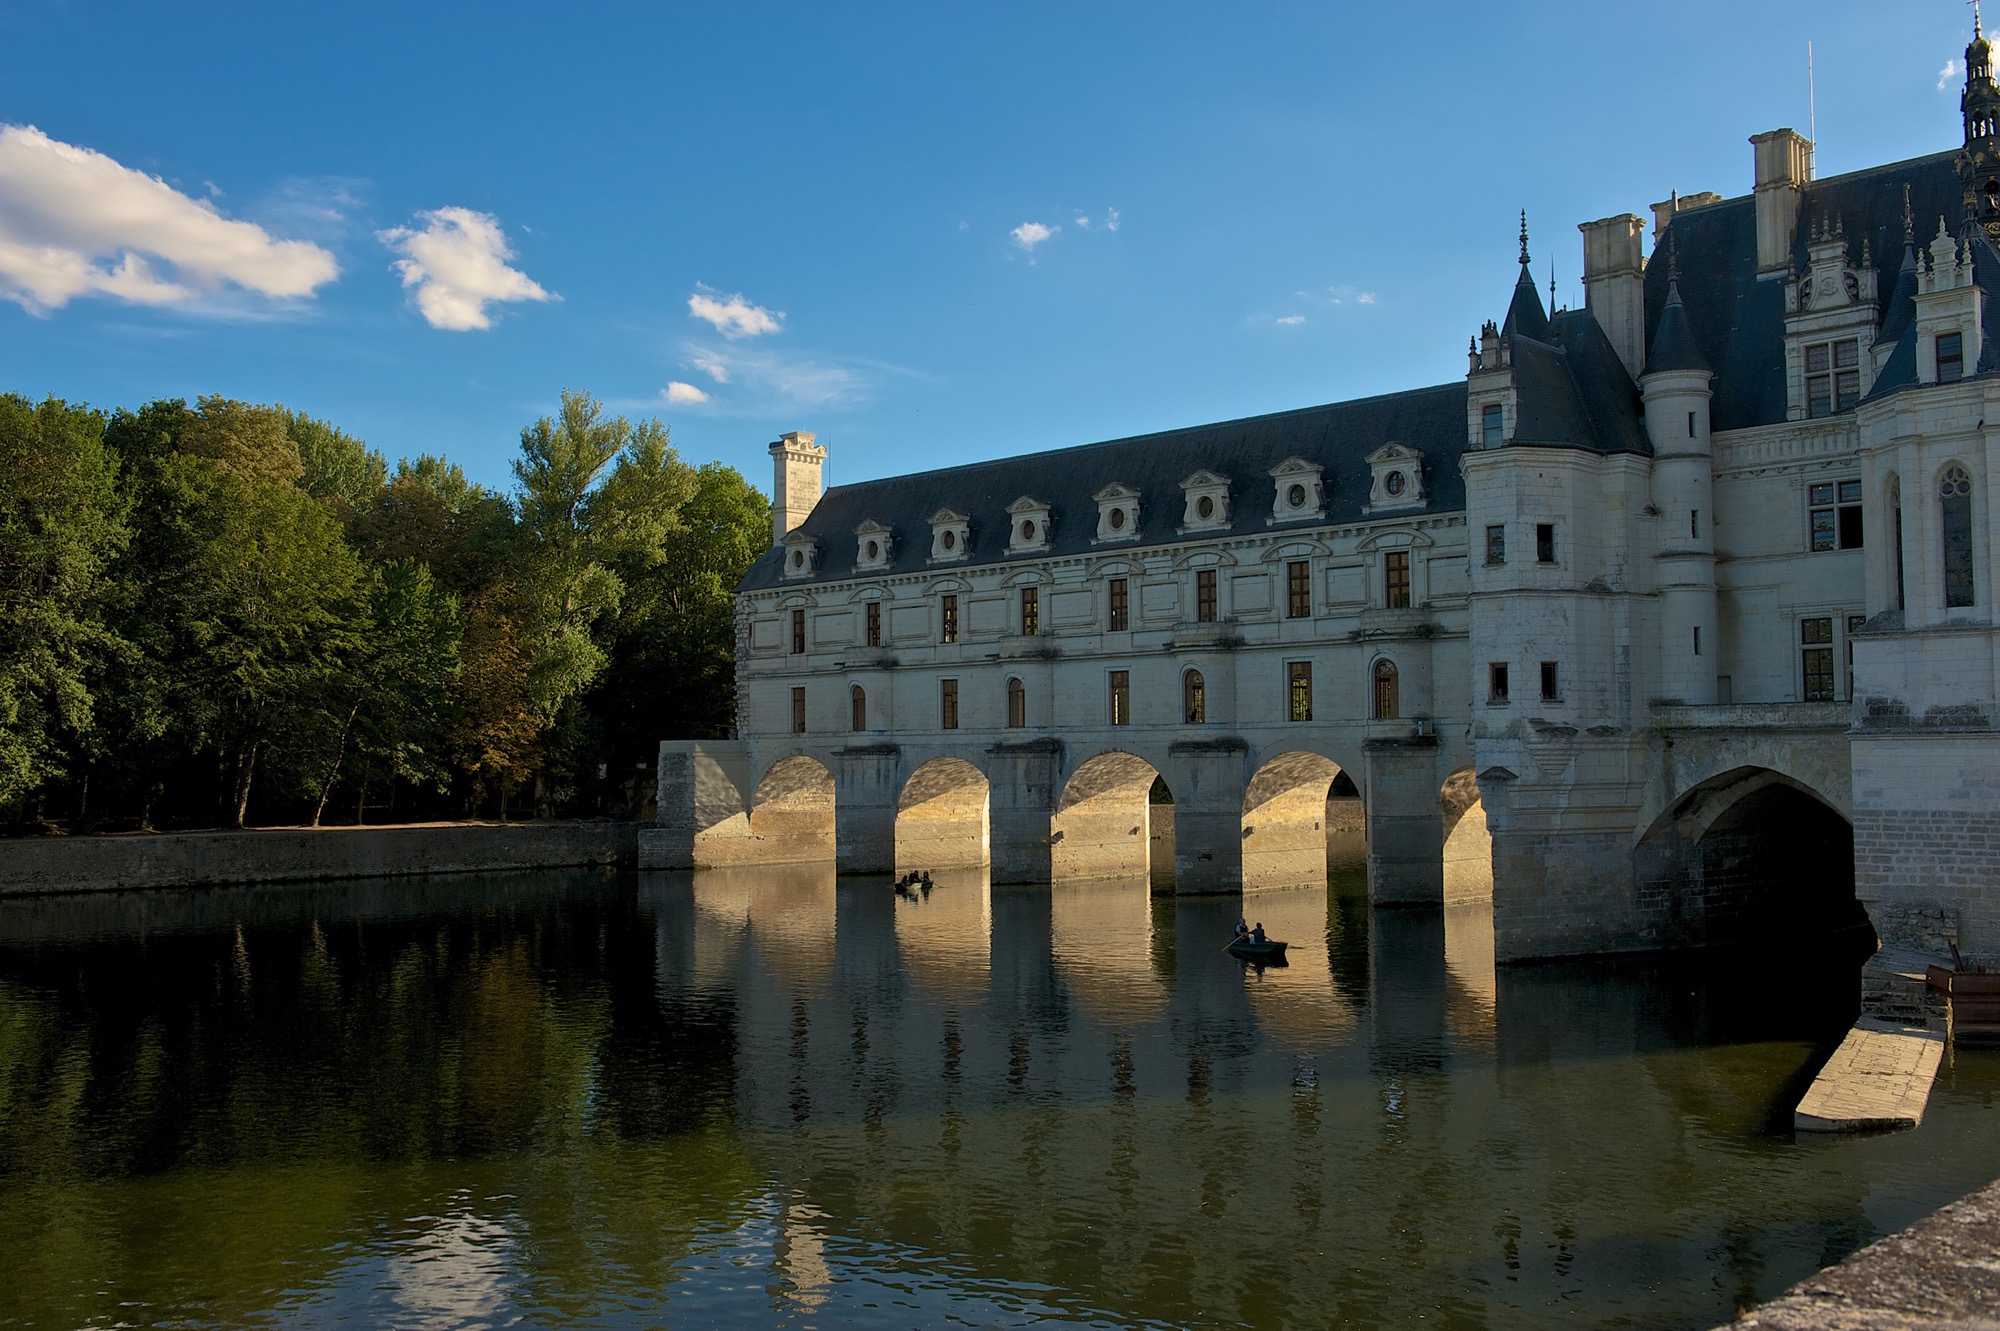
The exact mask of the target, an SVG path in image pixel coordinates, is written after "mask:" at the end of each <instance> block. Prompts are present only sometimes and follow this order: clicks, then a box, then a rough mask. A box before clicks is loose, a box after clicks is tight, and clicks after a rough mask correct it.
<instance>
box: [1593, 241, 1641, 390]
mask: <svg viewBox="0 0 2000 1331" xmlns="http://www.w3.org/2000/svg"><path fill="white" fill-rule="evenodd" d="M1577 230H1578V231H1581V232H1583V304H1584V308H1585V309H1587V310H1589V311H1590V313H1591V316H1592V317H1593V318H1595V319H1596V320H1597V326H1598V327H1599V328H1602V329H1603V330H1604V336H1605V339H1606V340H1607V341H1609V342H1610V343H1611V346H1612V348H1613V349H1614V350H1616V351H1617V353H1618V359H1619V360H1622V361H1624V362H1625V369H1626V371H1627V372H1628V373H1629V374H1631V376H1632V378H1633V379H1635V380H1636V379H1637V378H1638V377H1639V372H1640V371H1641V370H1642V369H1644V368H1645V362H1646V255H1645V249H1646V242H1645V233H1646V224H1645V223H1644V222H1643V221H1641V220H1640V219H1639V218H1638V217H1637V216H1635V215H1634V214H1632V213H1620V214H1619V215H1618V216H1616V217H1606V218H1601V219H1599V220H1598V221H1595V222H1585V223H1583V225H1581V226H1579V227H1578V228H1577Z"/></svg>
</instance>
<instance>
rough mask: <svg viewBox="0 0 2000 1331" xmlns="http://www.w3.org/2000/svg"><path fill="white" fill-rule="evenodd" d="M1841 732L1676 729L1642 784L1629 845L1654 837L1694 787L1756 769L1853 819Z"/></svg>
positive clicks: (1850, 779) (1849, 765)
mask: <svg viewBox="0 0 2000 1331" xmlns="http://www.w3.org/2000/svg"><path fill="white" fill-rule="evenodd" d="M1847 744H1848V741H1847V736H1846V734H1845V733H1843V732H1840V731H1829V732H1827V733H1825V734H1817V735H1797V734H1794V735H1776V734H1770V733H1761V734H1760V733H1752V734H1748V735H1741V734H1727V733H1718V734H1716V735H1713V736H1708V735H1702V734H1700V733H1699V732H1696V733H1693V734H1690V733H1687V732H1676V733H1675V734H1674V735H1673V737H1672V742H1671V743H1670V744H1669V746H1668V750H1667V754H1666V760H1665V761H1664V762H1661V763H1660V764H1658V768H1657V774H1656V775H1655V776H1654V777H1653V779H1652V781H1651V782H1650V783H1649V784H1648V786H1647V788H1646V794H1645V798H1644V799H1643V800H1641V801H1640V804H1639V816H1638V818H1637V819H1636V820H1635V821H1634V824H1633V827H1634V831H1633V836H1632V844H1633V846H1635V847H1637V846H1639V845H1641V844H1643V843H1644V842H1646V841H1647V840H1649V839H1651V838H1653V837H1655V836H1657V835H1659V833H1660V832H1661V831H1662V830H1664V828H1665V827H1666V826H1667V825H1668V824H1669V823H1671V822H1672V821H1673V820H1674V819H1675V818H1676V817H1678V816H1680V815H1681V813H1682V812H1683V811H1684V810H1683V806H1685V805H1686V804H1687V802H1688V801H1689V799H1690V798H1691V797H1692V796H1694V795H1695V794H1696V793H1697V792H1698V791H1701V790H1703V789H1706V788H1712V787H1714V786H1716V785H1718V784H1721V785H1727V784H1728V782H1727V781H1724V780H1723V778H1726V777H1728V776H1730V774H1731V773H1733V772H1737V771H1744V770H1751V769H1755V770H1761V771H1767V772H1770V773H1771V774H1772V775H1774V776H1777V777H1779V778H1782V779H1783V780H1785V781H1789V782H1790V783H1792V784H1793V785H1795V786H1797V787H1798V788H1799V789H1800V790H1802V791H1804V792H1805V793H1806V794H1808V795H1811V796H1812V797H1813V798H1814V799H1816V800H1819V801H1820V802H1821V803H1823V804H1825V805H1827V806H1828V807H1829V808H1831V809H1833V811H1834V812H1836V813H1838V814H1839V815H1840V816H1841V817H1842V818H1845V819H1847V820H1848V821H1849V822H1852V821H1853V819H1854V793H1853V791H1854V786H1853V768H1852V762H1851V759H1850V757H1849V755H1848V747H1847Z"/></svg>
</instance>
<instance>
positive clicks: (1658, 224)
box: [1653, 189, 1722, 245]
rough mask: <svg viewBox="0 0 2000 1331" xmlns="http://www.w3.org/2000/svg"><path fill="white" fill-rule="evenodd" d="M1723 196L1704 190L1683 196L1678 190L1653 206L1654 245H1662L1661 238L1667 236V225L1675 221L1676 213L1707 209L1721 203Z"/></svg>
mask: <svg viewBox="0 0 2000 1331" xmlns="http://www.w3.org/2000/svg"><path fill="white" fill-rule="evenodd" d="M1721 202H1722V196H1721V195H1720V194H1717V193H1716V192H1715V191H1714V190H1707V189H1705V190H1702V191H1701V192H1700V193H1698V194H1682V193H1680V192H1679V191H1678V190H1676V191H1675V192H1674V193H1673V194H1672V195H1671V196H1670V197H1668V198H1664V199H1661V200H1660V201H1659V202H1658V203H1656V204H1654V205H1653V244H1655V245H1658V244H1659V243H1660V237H1661V236H1664V235H1666V234H1667V223H1669V222H1671V221H1673V220H1674V214H1675V213H1684V212H1686V211H1687V210H1688V209H1690V208H1706V207H1708V205H1709V204H1711V203H1721Z"/></svg>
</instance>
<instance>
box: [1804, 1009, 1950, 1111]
mask: <svg viewBox="0 0 2000 1331" xmlns="http://www.w3.org/2000/svg"><path fill="white" fill-rule="evenodd" d="M1943 1055H1944V1036H1943V1035H1942V1034H1940V1033H1939V1032H1936V1031H1930V1030H1924V1029H1922V1028H1920V1027H1915V1026H1899V1025H1895V1024H1893V1023H1891V1022H1887V1021H1882V1020H1879V1019H1878V1018H1874V1017H1863V1018H1861V1020H1859V1021H1857V1022H1855V1023H1854V1029H1853V1030H1851V1031H1849V1032H1848V1033H1847V1038H1846V1039H1844V1040H1842V1041H1841V1042H1840V1048H1838V1049H1836V1050H1834V1052H1833V1057H1832V1058H1830V1059H1828V1060H1827V1061H1826V1066H1825V1067H1824V1068H1821V1069H1820V1074H1819V1076H1817V1077H1815V1078H1814V1079H1813V1084H1812V1088H1811V1089H1810V1090H1808V1091H1807V1092H1806V1094H1805V1098H1804V1099H1802V1100H1800V1101H1799V1107H1798V1109H1797V1110H1795V1111H1794V1112H1793V1114H1792V1126H1793V1127H1794V1128H1795V1129H1796V1130H1798V1131H1800V1132H1863V1131H1867V1130H1869V1129H1873V1128H1913V1127H1915V1126H1917V1124H1919V1123H1921V1122H1923V1121H1924V1106H1925V1105H1927V1104H1928V1103H1930V1097H1931V1083H1932V1082H1933V1081H1935V1080H1936V1079H1937V1070H1938V1060H1939V1059H1940V1058H1941V1057H1943Z"/></svg>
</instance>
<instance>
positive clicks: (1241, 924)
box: [1236, 920, 1250, 943]
mask: <svg viewBox="0 0 2000 1331" xmlns="http://www.w3.org/2000/svg"><path fill="white" fill-rule="evenodd" d="M1249 932H1250V925H1249V922H1248V921H1245V920H1238V921H1237V922H1236V941H1237V942H1239V943H1240V942H1242V941H1243V939H1244V936H1245V935H1247V934H1248V933H1249Z"/></svg>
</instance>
